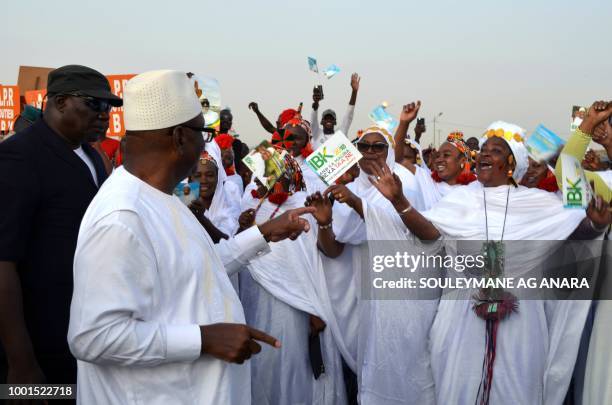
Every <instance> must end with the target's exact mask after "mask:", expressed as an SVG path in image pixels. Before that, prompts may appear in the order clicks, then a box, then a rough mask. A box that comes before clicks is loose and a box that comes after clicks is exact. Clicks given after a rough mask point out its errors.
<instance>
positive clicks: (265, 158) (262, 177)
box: [242, 142, 287, 190]
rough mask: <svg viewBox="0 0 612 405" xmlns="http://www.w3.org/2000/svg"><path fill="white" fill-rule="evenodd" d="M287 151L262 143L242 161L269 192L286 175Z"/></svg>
mask: <svg viewBox="0 0 612 405" xmlns="http://www.w3.org/2000/svg"><path fill="white" fill-rule="evenodd" d="M286 153H287V151H285V150H282V149H276V148H273V147H272V146H270V144H268V143H267V142H262V143H261V144H260V145H259V146H257V147H256V148H255V149H253V150H252V151H251V152H250V153H249V154H248V155H246V156H245V157H244V159H242V162H243V163H244V164H245V165H246V166H247V167H248V168H249V169H250V170H251V171H252V172H253V176H255V178H257V179H258V180H259V181H260V182H261V184H263V185H264V186H265V187H266V188H267V189H268V190H270V189H271V188H272V186H274V184H275V183H276V180H278V179H279V177H281V176H282V175H283V173H285V154H286Z"/></svg>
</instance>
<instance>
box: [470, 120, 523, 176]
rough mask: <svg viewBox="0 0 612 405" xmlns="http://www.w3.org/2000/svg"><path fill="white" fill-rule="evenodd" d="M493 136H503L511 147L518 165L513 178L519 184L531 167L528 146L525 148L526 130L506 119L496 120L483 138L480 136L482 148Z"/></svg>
mask: <svg viewBox="0 0 612 405" xmlns="http://www.w3.org/2000/svg"><path fill="white" fill-rule="evenodd" d="M492 137H498V138H502V139H503V140H504V141H506V143H507V144H508V146H509V147H510V150H511V151H512V155H513V156H514V160H515V162H516V166H515V168H514V171H513V172H512V178H513V179H514V182H515V183H516V184H519V183H520V182H521V179H522V178H523V176H524V175H525V173H527V169H528V168H529V157H528V154H527V148H525V145H524V144H523V140H524V139H525V130H524V129H523V128H521V127H519V126H518V125H514V124H509V123H507V122H504V121H495V122H494V123H492V124H491V125H489V127H488V128H487V130H486V131H485V133H484V134H483V136H482V138H480V147H481V149H482V145H483V144H484V143H485V142H486V141H487V139H489V138H492Z"/></svg>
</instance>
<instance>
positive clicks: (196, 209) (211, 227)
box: [189, 151, 238, 243]
mask: <svg viewBox="0 0 612 405" xmlns="http://www.w3.org/2000/svg"><path fill="white" fill-rule="evenodd" d="M221 172H223V167H222V166H219V163H218V162H217V160H215V158H214V157H213V156H211V155H210V154H209V153H208V152H206V151H204V152H202V154H201V155H200V160H199V161H198V165H197V168H196V171H195V173H194V174H193V176H192V179H193V180H194V181H197V182H199V184H200V188H199V195H198V198H197V199H196V200H194V201H193V202H192V203H191V204H190V206H189V208H190V209H191V210H192V212H193V213H194V214H195V216H196V218H198V220H199V221H200V223H201V224H202V225H203V226H204V228H205V229H206V231H207V232H208V234H209V235H210V237H211V238H212V239H213V241H214V242H215V243H218V242H219V240H221V239H228V238H229V237H230V236H232V235H233V234H234V233H235V232H236V230H237V229H238V217H236V216H235V214H234V212H233V211H232V210H231V209H230V204H229V201H228V196H227V194H226V193H225V188H224V184H223V180H222V179H221Z"/></svg>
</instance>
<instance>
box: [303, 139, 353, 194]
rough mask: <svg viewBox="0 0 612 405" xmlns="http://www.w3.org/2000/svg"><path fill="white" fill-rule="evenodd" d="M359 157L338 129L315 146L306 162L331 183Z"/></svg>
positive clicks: (327, 182) (321, 177) (318, 174)
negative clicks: (325, 140)
mask: <svg viewBox="0 0 612 405" xmlns="http://www.w3.org/2000/svg"><path fill="white" fill-rule="evenodd" d="M359 159H361V153H359V151H358V150H357V148H355V146H353V144H352V143H351V142H350V141H349V140H348V138H347V137H346V136H345V135H344V134H343V133H342V132H340V131H338V132H336V133H335V134H334V135H333V136H332V137H331V138H329V139H328V140H327V142H325V143H324V144H323V145H321V146H320V147H318V148H317V150H315V151H314V152H313V153H312V154H311V155H310V156H308V158H307V159H306V163H307V164H308V167H310V168H311V169H312V170H313V171H314V172H315V173H316V174H317V176H319V178H320V179H321V180H323V182H324V183H325V184H327V185H328V186H329V185H332V184H334V182H335V181H336V179H338V177H340V176H342V175H343V174H344V173H346V172H347V171H348V170H349V169H350V168H351V167H353V165H355V164H356V163H357V162H358V161H359Z"/></svg>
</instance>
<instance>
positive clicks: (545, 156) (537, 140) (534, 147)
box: [525, 124, 565, 162]
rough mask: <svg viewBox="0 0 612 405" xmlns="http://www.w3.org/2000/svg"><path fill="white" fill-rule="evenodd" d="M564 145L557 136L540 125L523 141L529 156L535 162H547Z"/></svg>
mask: <svg viewBox="0 0 612 405" xmlns="http://www.w3.org/2000/svg"><path fill="white" fill-rule="evenodd" d="M564 145H565V141H564V140H563V139H561V138H560V137H559V136H558V135H557V134H555V133H554V132H552V131H551V130H550V129H548V128H546V127H545V126H544V125H542V124H540V125H538V127H537V128H536V129H535V131H533V133H532V134H531V136H529V138H527V140H526V141H525V147H526V148H527V152H528V153H529V156H531V158H532V159H533V160H535V161H537V162H549V161H550V160H551V159H552V158H554V157H555V156H556V155H557V154H559V153H560V152H561V149H562V148H563V146H564Z"/></svg>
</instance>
